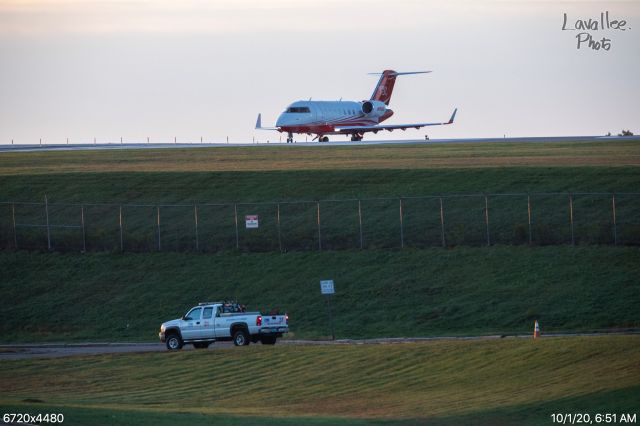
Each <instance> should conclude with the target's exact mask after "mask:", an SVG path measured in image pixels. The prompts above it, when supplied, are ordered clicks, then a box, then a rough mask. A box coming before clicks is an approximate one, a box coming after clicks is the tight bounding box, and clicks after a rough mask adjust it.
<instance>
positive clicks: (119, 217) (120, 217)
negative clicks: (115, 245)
mask: <svg viewBox="0 0 640 426" xmlns="http://www.w3.org/2000/svg"><path fill="white" fill-rule="evenodd" d="M118 222H119V224H120V251H121V252H124V237H123V235H122V234H123V232H122V204H120V212H119V214H118Z"/></svg>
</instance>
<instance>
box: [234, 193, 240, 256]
mask: <svg viewBox="0 0 640 426" xmlns="http://www.w3.org/2000/svg"><path fill="white" fill-rule="evenodd" d="M233 217H234V220H235V222H236V250H240V234H239V233H238V205H237V204H234V205H233Z"/></svg>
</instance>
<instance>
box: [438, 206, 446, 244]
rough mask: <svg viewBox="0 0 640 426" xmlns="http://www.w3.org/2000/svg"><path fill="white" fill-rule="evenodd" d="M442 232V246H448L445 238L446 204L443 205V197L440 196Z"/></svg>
mask: <svg viewBox="0 0 640 426" xmlns="http://www.w3.org/2000/svg"><path fill="white" fill-rule="evenodd" d="M440 234H441V235H442V247H446V246H447V243H446V240H445V239H444V206H443V205H442V197H440Z"/></svg>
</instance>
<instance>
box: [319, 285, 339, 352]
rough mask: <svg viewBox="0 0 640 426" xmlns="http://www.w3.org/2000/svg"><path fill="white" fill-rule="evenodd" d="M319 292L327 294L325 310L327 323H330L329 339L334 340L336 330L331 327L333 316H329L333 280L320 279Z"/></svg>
mask: <svg viewBox="0 0 640 426" xmlns="http://www.w3.org/2000/svg"><path fill="white" fill-rule="evenodd" d="M320 293H322V294H324V295H325V296H327V311H328V312H329V324H331V339H332V340H336V332H335V329H334V328H333V317H332V316H331V295H333V294H335V293H336V290H335V288H334V286H333V280H322V281H320Z"/></svg>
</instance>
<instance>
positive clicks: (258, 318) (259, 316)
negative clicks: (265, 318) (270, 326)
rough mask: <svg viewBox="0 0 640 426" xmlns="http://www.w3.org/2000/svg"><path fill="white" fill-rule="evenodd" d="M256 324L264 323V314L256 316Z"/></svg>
mask: <svg viewBox="0 0 640 426" xmlns="http://www.w3.org/2000/svg"><path fill="white" fill-rule="evenodd" d="M256 325H262V315H258V316H257V317H256Z"/></svg>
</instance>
